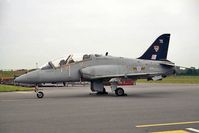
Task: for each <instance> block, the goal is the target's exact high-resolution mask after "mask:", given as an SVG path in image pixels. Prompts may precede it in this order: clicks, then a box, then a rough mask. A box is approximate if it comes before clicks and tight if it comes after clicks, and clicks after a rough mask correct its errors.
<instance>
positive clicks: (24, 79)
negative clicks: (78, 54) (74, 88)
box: [15, 55, 174, 84]
mask: <svg viewBox="0 0 199 133" xmlns="http://www.w3.org/2000/svg"><path fill="white" fill-rule="evenodd" d="M161 62H165V61H152V60H142V59H129V58H123V57H112V56H99V55H90V58H87V59H82V60H80V61H77V62H72V63H67V64H65V65H62V66H59V67H56V68H49V67H44V68H40V69H37V70H35V71H32V72H29V73H27V74H24V75H22V76H20V77H18V78H16V79H15V82H20V83H30V84H39V83H57V82H78V81H82V80H84V81H91V80H93V78H95V77H100V76H102V77H103V75H105V76H106V75H110V77H111V75H112V76H114V77H117V76H118V77H119V76H122V75H123V76H124V77H125V76H126V77H127V78H131V76H130V75H132V74H136V73H148V75H147V76H146V75H145V76H139V77H137V78H145V79H146V78H149V77H152V76H155V73H157V75H162V76H167V75H170V74H173V72H174V67H169V68H168V67H164V66H162V65H160V63H161ZM95 68H96V69H95ZM87 73H88V74H87ZM150 73H151V75H150ZM132 78H135V77H132Z"/></svg>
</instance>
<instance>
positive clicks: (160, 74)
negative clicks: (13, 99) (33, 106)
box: [15, 34, 175, 98]
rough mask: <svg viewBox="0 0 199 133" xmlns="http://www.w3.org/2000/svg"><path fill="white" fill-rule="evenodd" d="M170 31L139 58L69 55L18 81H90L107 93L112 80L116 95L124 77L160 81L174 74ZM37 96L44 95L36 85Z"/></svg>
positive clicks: (95, 87) (94, 87)
mask: <svg viewBox="0 0 199 133" xmlns="http://www.w3.org/2000/svg"><path fill="white" fill-rule="evenodd" d="M169 39H170V34H163V35H161V36H159V37H158V38H157V39H156V40H155V42H154V43H153V44H152V45H151V46H150V47H149V48H148V49H147V51H146V52H145V53H144V54H143V55H142V56H141V57H139V58H137V59H129V58H123V57H113V56H109V55H108V54H107V53H106V55H105V56H103V55H98V54H85V55H83V56H82V57H81V58H76V57H75V56H74V55H69V56H68V57H67V58H62V59H60V60H56V61H49V62H48V63H47V64H46V65H44V66H43V67H41V68H39V69H37V70H35V71H32V72H29V73H27V74H24V75H22V76H20V77H17V78H16V79H15V82H18V83H30V84H35V85H36V86H37V85H38V84H41V83H58V82H63V83H65V82H79V81H89V82H90V89H91V91H92V92H97V93H98V94H107V92H106V89H105V87H104V85H105V84H106V83H107V82H109V83H110V86H111V89H112V91H114V92H115V94H116V95H117V96H124V95H125V92H124V90H123V89H122V88H121V87H118V82H119V81H121V80H129V79H132V80H136V79H148V80H161V79H163V78H165V77H167V76H168V75H172V74H175V64H174V63H172V62H171V61H169V60H167V52H168V47H169ZM35 92H36V93H37V97H38V98H42V97H43V96H44V94H43V92H42V91H39V90H38V89H37V87H36V89H35Z"/></svg>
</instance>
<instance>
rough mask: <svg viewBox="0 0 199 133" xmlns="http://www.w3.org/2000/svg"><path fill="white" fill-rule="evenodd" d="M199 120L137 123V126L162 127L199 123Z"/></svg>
mask: <svg viewBox="0 0 199 133" xmlns="http://www.w3.org/2000/svg"><path fill="white" fill-rule="evenodd" d="M198 123H199V121H187V122H173V123H159V124H146V125H137V126H136V127H137V128H144V127H160V126H174V125H187V124H198Z"/></svg>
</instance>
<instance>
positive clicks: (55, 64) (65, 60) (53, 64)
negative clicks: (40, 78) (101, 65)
mask: <svg viewBox="0 0 199 133" xmlns="http://www.w3.org/2000/svg"><path fill="white" fill-rule="evenodd" d="M92 56H93V55H91V54H90V55H89V54H70V55H68V56H66V57H61V58H57V59H55V60H52V61H49V62H48V63H46V64H44V65H43V66H41V67H40V69H42V70H45V69H55V68H59V67H61V66H64V65H67V64H72V63H77V62H80V61H83V60H91V59H92ZM94 56H95V57H98V56H100V55H96V54H95V55H94Z"/></svg>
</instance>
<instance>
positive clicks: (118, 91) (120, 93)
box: [115, 88, 125, 96]
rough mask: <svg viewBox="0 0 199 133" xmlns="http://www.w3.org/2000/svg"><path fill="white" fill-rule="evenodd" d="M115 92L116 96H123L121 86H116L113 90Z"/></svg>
mask: <svg viewBox="0 0 199 133" xmlns="http://www.w3.org/2000/svg"><path fill="white" fill-rule="evenodd" d="M115 94H116V95H117V96H124V95H125V94H124V90H123V89H122V88H117V89H116V90H115Z"/></svg>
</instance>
